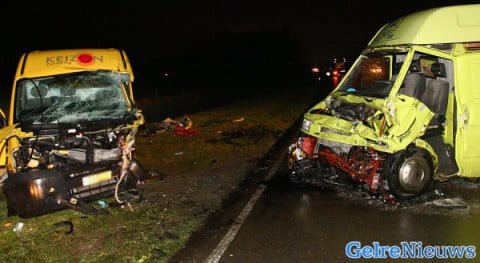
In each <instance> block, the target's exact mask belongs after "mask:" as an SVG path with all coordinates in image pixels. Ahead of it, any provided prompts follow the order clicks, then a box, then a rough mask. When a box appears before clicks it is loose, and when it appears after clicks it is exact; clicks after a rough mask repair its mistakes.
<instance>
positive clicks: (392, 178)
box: [384, 148, 433, 200]
mask: <svg viewBox="0 0 480 263" xmlns="http://www.w3.org/2000/svg"><path fill="white" fill-rule="evenodd" d="M392 158H393V160H392V162H391V163H392V165H391V169H386V172H387V174H386V175H385V177H384V178H386V179H387V181H388V188H389V191H390V193H391V194H393V195H394V196H395V197H397V198H398V199H404V200H405V199H412V198H415V197H417V196H419V195H421V194H422V193H424V192H425V191H426V190H428V189H429V188H430V187H431V185H432V182H433V180H432V178H433V163H432V159H431V157H430V155H429V154H428V153H427V152H425V151H423V150H421V149H418V148H414V149H411V150H406V151H402V152H400V153H397V154H395V155H393V156H392Z"/></svg>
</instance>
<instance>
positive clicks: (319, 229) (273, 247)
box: [221, 170, 480, 262]
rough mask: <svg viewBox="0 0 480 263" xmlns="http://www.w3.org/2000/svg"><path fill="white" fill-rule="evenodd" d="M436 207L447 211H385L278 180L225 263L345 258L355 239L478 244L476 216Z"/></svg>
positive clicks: (386, 242) (479, 230) (479, 229)
mask: <svg viewBox="0 0 480 263" xmlns="http://www.w3.org/2000/svg"><path fill="white" fill-rule="evenodd" d="M285 172H286V171H285V170H283V171H281V173H285ZM479 201H480V200H479ZM436 209H437V210H439V209H440V210H441V209H445V211H443V214H431V213H423V212H421V211H418V210H417V209H416V207H415V209H412V210H411V209H408V208H391V209H384V208H382V207H378V206H376V205H372V204H370V203H368V202H365V200H352V199H350V198H344V197H340V196H339V195H338V193H337V192H332V191H325V190H320V189H295V188H291V187H288V185H286V184H285V185H284V184H282V183H277V184H273V185H270V187H269V188H268V190H267V191H265V193H264V195H263V198H262V199H260V200H259V202H258V203H257V204H256V206H255V208H254V209H253V211H252V213H251V214H250V216H249V218H248V219H247V221H246V222H245V224H244V225H243V226H242V229H241V231H240V232H239V233H238V235H237V236H236V238H235V240H234V241H233V242H232V243H231V244H230V247H229V248H228V249H227V251H226V252H225V254H224V256H223V258H222V260H221V262H318V261H322V262H345V261H348V258H347V257H346V256H345V245H346V244H347V243H348V242H349V241H354V240H355V241H360V242H362V244H369V245H371V243H372V242H373V241H378V242H380V243H381V244H382V245H399V244H400V242H401V241H422V242H423V244H424V245H478V244H480V223H479V222H480V221H479V220H480V216H479V215H478V214H476V215H475V214H472V213H471V212H470V211H469V212H465V209H464V208H455V209H451V208H436ZM457 209H461V211H454V210H457ZM357 261H358V260H357ZM426 261H428V260H426ZM474 261H475V260H474ZM375 262H381V261H379V260H375ZM417 262H418V261H417ZM429 262H432V261H431V260H430V261H429ZM455 262H459V261H458V260H455ZM470 262H472V261H471V260H470Z"/></svg>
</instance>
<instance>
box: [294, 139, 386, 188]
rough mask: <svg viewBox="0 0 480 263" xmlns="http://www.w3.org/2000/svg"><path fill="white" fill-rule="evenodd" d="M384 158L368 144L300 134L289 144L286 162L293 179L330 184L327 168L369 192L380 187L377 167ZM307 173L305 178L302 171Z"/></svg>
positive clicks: (379, 173) (380, 165)
mask: <svg viewBox="0 0 480 263" xmlns="http://www.w3.org/2000/svg"><path fill="white" fill-rule="evenodd" d="M384 161H385V156H383V154H381V153H379V152H377V151H375V150H374V149H372V148H369V147H358V146H351V145H347V144H342V143H335V142H331V141H327V140H321V139H317V138H316V137H311V136H301V137H300V138H299V139H298V141H297V143H296V144H293V145H291V146H290V156H289V165H290V168H291V169H292V170H293V173H292V178H291V179H293V181H296V182H297V181H299V180H301V179H300V178H307V180H312V179H313V180H315V179H316V180H320V181H324V182H327V183H331V180H332V174H331V171H330V169H329V168H331V167H335V168H337V170H339V171H341V172H343V173H344V174H346V175H348V176H349V177H350V178H351V179H353V181H355V182H357V183H360V184H364V185H365V186H366V187H367V188H368V189H369V190H370V191H371V192H377V191H379V190H384V189H385V188H386V185H384V184H383V183H382V176H381V167H382V164H383V162H384ZM306 173H308V176H306V177H305V174H306Z"/></svg>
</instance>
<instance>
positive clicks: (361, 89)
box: [339, 52, 405, 98]
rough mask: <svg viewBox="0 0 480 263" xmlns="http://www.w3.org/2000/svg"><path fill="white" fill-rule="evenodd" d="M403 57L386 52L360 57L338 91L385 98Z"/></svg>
mask: <svg viewBox="0 0 480 263" xmlns="http://www.w3.org/2000/svg"><path fill="white" fill-rule="evenodd" d="M404 57H405V56H404V55H402V54H396V53H386V52H382V53H371V54H368V55H366V56H362V57H360V60H359V61H358V62H357V63H356V65H355V66H354V68H353V69H352V73H351V74H349V76H348V77H347V79H346V81H345V82H344V84H343V85H342V87H340V89H339V90H341V91H345V92H348V93H352V94H355V95H359V96H367V97H377V98H386V97H387V96H388V94H389V93H390V90H391V89H392V86H393V82H394V80H395V78H396V74H397V73H398V69H399V68H400V67H401V65H402V64H403V59H404Z"/></svg>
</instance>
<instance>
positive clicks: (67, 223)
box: [53, 221, 73, 235]
mask: <svg viewBox="0 0 480 263" xmlns="http://www.w3.org/2000/svg"><path fill="white" fill-rule="evenodd" d="M53 226H54V227H57V228H59V227H65V226H66V227H68V230H67V231H65V232H63V233H64V234H66V235H71V234H72V233H73V223H72V221H61V222H58V223H55V224H53ZM56 232H57V231H56Z"/></svg>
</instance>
